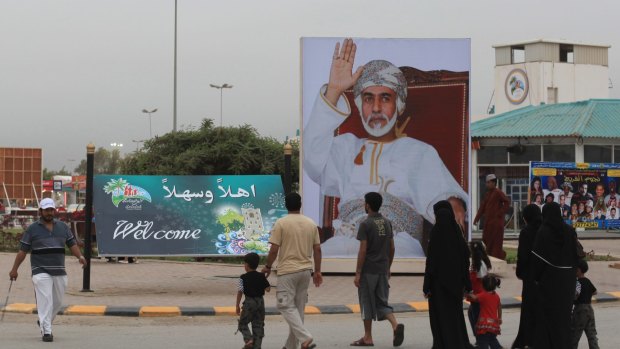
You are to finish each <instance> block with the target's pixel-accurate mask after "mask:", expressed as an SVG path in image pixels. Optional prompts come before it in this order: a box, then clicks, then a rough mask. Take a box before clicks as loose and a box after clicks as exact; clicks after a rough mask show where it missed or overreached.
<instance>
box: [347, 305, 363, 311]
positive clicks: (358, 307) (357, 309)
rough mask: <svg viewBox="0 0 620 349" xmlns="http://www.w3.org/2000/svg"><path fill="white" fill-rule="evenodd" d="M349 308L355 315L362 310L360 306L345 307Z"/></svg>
mask: <svg viewBox="0 0 620 349" xmlns="http://www.w3.org/2000/svg"><path fill="white" fill-rule="evenodd" d="M345 306H346V307H347V308H349V309H351V311H352V312H354V313H361V312H362V310H361V309H360V305H359V304H347V305H345Z"/></svg>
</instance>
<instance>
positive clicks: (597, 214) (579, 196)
mask: <svg viewBox="0 0 620 349" xmlns="http://www.w3.org/2000/svg"><path fill="white" fill-rule="evenodd" d="M618 180H620V164H603V163H574V162H531V163H530V195H529V202H530V203H533V204H536V205H538V206H540V207H541V208H542V207H543V206H544V204H545V203H546V202H551V201H555V202H557V203H559V204H560V207H561V209H562V216H563V218H564V220H565V221H566V223H567V224H571V225H572V226H573V227H575V228H582V229H620V212H618V211H619V209H618V201H620V197H619V196H618V194H617V183H618Z"/></svg>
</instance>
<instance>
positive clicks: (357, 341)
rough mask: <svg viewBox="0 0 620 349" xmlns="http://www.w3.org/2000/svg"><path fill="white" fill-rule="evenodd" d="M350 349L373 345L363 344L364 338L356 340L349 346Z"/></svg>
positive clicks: (372, 344)
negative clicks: (351, 348)
mask: <svg viewBox="0 0 620 349" xmlns="http://www.w3.org/2000/svg"><path fill="white" fill-rule="evenodd" d="M349 345H350V346H352V347H374V346H375V344H374V343H366V342H364V337H362V338H360V339H358V340H356V341H355V342H353V343H351V344H349Z"/></svg>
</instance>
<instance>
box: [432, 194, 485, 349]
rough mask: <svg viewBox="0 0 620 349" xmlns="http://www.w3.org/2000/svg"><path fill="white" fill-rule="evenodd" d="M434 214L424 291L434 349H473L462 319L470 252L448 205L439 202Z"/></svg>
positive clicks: (468, 282) (434, 207) (434, 208)
mask: <svg viewBox="0 0 620 349" xmlns="http://www.w3.org/2000/svg"><path fill="white" fill-rule="evenodd" d="M433 210H434V212H435V226H433V229H432V230H431V234H430V241H429V245H428V254H427V257H426V270H425V273H424V287H423V291H424V295H425V297H427V298H428V305H429V319H430V324H431V331H432V333H433V349H462V348H467V349H470V348H473V347H472V345H471V344H470V343H469V338H468V336H467V328H466V327H465V317H464V315H463V295H464V293H465V292H471V282H470V280H469V248H468V247H467V243H466V242H465V238H464V237H463V228H462V226H461V225H460V224H458V223H457V222H456V220H455V215H454V211H453V209H452V206H451V204H450V203H449V202H448V201H440V202H438V203H437V204H435V205H434V206H433Z"/></svg>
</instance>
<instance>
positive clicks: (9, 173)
mask: <svg viewBox="0 0 620 349" xmlns="http://www.w3.org/2000/svg"><path fill="white" fill-rule="evenodd" d="M42 154H43V152H42V150H41V149H40V148H1V147H0V199H2V202H3V203H4V204H5V206H6V205H7V197H6V196H7V195H8V199H10V200H11V203H12V205H16V206H20V207H23V206H32V207H37V203H36V199H37V198H36V196H35V192H36V193H39V194H38V195H40V193H41V189H42V188H41V177H42ZM3 184H4V186H3ZM5 188H6V193H5Z"/></svg>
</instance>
